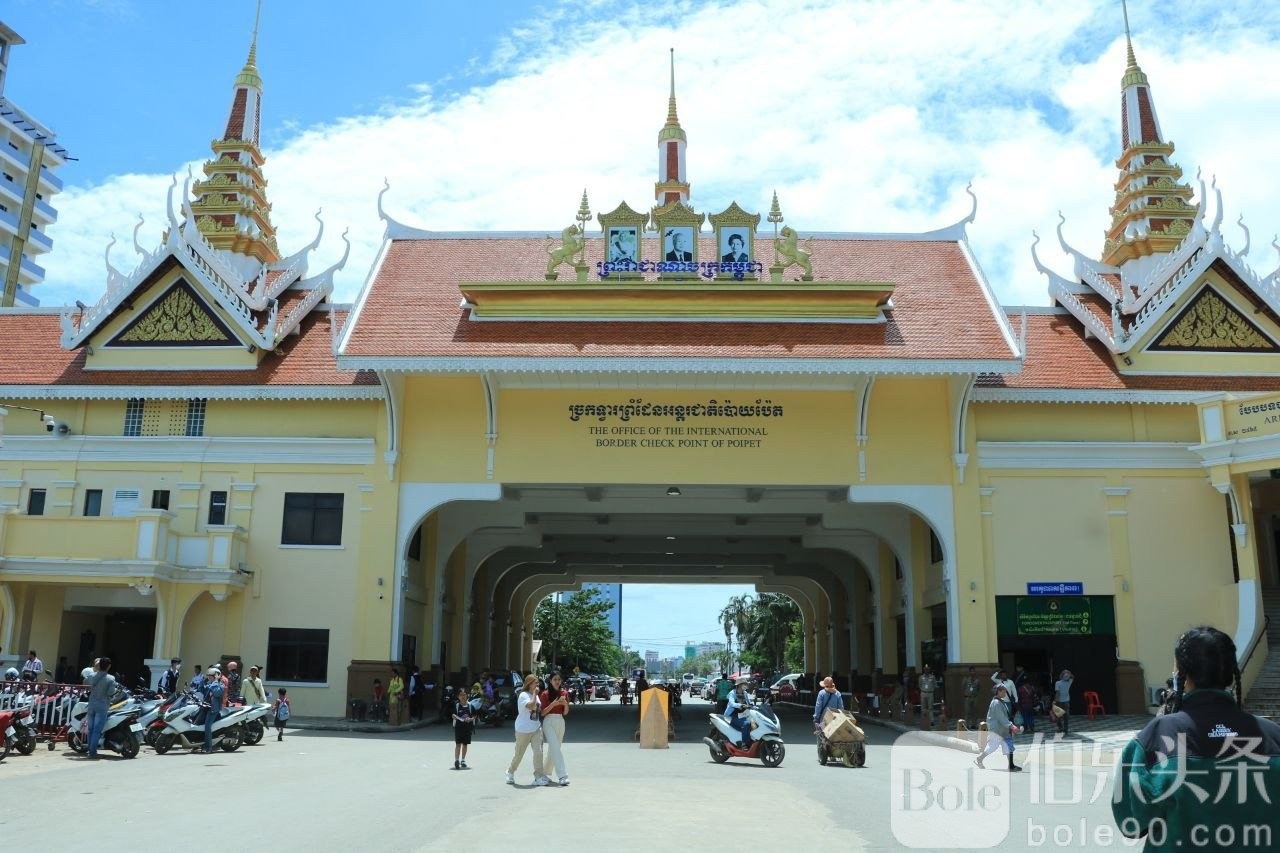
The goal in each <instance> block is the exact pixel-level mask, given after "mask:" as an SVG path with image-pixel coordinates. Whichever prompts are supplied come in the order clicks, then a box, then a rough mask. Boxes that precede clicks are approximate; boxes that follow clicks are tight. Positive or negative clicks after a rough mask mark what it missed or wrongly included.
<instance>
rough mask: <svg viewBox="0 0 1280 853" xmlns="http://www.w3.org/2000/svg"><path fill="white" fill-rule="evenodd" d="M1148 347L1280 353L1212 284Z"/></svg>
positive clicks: (1195, 350) (1172, 350) (1159, 349)
mask: <svg viewBox="0 0 1280 853" xmlns="http://www.w3.org/2000/svg"><path fill="white" fill-rule="evenodd" d="M1148 349H1149V350H1151V351H1154V352H1247V353H1275V352H1280V346H1277V345H1276V342H1275V341H1273V340H1272V339H1271V338H1269V337H1268V336H1267V335H1266V333H1264V332H1263V331H1262V330H1261V329H1260V328H1258V326H1257V325H1256V324H1255V323H1254V322H1253V321H1252V320H1250V319H1249V318H1247V317H1245V316H1244V315H1243V314H1241V313H1240V311H1239V310H1237V309H1236V307H1235V306H1234V305H1233V304H1231V303H1230V302H1228V301H1227V300H1226V299H1225V298H1223V296H1222V295H1221V294H1219V293H1218V292H1217V291H1216V290H1214V289H1213V288H1211V287H1205V288H1204V289H1202V290H1201V291H1200V292H1199V293H1198V294H1196V296H1195V297H1194V298H1192V299H1191V301H1190V302H1188V303H1187V305H1186V307H1184V308H1183V309H1182V312H1181V313H1180V314H1178V315H1177V317H1175V318H1174V320H1173V322H1172V323H1170V324H1169V326H1168V327H1167V328H1166V330H1165V331H1164V332H1163V333H1162V334H1161V335H1160V336H1159V337H1158V338H1156V340H1155V342H1154V343H1152V344H1151V346H1149V347H1148Z"/></svg>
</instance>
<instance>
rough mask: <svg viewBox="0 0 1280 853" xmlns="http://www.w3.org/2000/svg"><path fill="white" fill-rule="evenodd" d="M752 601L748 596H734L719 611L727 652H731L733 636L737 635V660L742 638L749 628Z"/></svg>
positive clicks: (739, 655) (739, 656)
mask: <svg viewBox="0 0 1280 853" xmlns="http://www.w3.org/2000/svg"><path fill="white" fill-rule="evenodd" d="M752 601H753V599H752V597H751V596H750V595H748V594H745V593H744V594H743V595H735V596H733V598H730V599H729V603H728V604H726V605H725V606H724V608H723V609H722V610H721V611H720V625H721V627H723V628H724V639H725V642H726V643H728V645H729V651H733V634H734V633H736V634H737V635H738V651H739V654H738V658H739V659H741V651H742V638H743V636H744V635H745V634H746V632H747V629H748V628H749V627H750V626H751V604H752ZM730 660H732V658H730Z"/></svg>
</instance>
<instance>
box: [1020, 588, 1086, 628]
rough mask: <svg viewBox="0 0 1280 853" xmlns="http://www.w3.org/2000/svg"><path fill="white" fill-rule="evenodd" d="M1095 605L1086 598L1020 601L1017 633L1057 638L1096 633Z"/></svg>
mask: <svg viewBox="0 0 1280 853" xmlns="http://www.w3.org/2000/svg"><path fill="white" fill-rule="evenodd" d="M1092 605H1093V602H1092V601H1091V600H1090V599H1089V598H1087V597H1085V596H1083V595H1073V596H1066V597H1063V598H1057V597H1054V596H1041V595H1030V596H1025V597H1019V598H1018V601H1017V633H1018V635H1019V636H1023V637H1028V636H1042V635H1045V634H1053V635H1058V636H1061V635H1063V634H1075V635H1084V634H1092V633H1093V625H1094V622H1093V606H1092Z"/></svg>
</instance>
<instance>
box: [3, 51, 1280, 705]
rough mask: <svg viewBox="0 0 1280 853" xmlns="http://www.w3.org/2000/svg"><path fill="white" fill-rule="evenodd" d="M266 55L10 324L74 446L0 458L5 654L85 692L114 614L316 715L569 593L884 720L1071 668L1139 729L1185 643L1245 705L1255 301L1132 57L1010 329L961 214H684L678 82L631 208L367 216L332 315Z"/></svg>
mask: <svg viewBox="0 0 1280 853" xmlns="http://www.w3.org/2000/svg"><path fill="white" fill-rule="evenodd" d="M254 56H255V54H254V53H253V52H252V51H251V53H250V60H249V62H248V63H247V64H246V66H245V69H244V70H243V71H242V72H241V74H240V76H239V77H237V79H236V88H235V96H234V100H233V106H232V109H231V113H230V117H229V119H228V124H227V129H226V132H225V134H224V136H223V138H222V139H220V140H219V141H218V142H215V143H214V149H215V156H214V158H213V159H212V160H210V162H209V163H208V164H207V165H206V169H205V176H204V178H203V179H202V180H199V181H196V182H195V183H194V185H190V186H187V187H184V188H183V191H182V195H181V198H180V199H178V200H177V201H176V202H172V203H171V205H170V223H169V228H168V230H167V231H166V234H165V241H164V243H163V245H161V246H160V247H158V248H157V249H155V250H154V251H152V252H146V251H143V250H142V249H141V248H139V252H140V253H141V256H142V259H141V261H140V262H139V265H138V267H137V269H135V270H134V271H133V272H132V273H130V274H127V275H126V274H123V273H119V272H116V271H114V270H113V271H112V277H111V281H110V282H109V286H108V289H107V292H106V293H105V295H104V296H103V298H102V300H101V301H100V302H99V303H98V304H96V305H94V306H87V307H83V308H81V309H78V310H72V309H66V310H64V311H62V312H61V316H59V315H58V314H56V313H50V312H39V311H34V312H33V311H0V339H2V340H4V341H6V342H7V345H10V346H11V347H17V348H18V349H19V350H21V351H20V352H17V353H16V354H15V356H14V357H13V358H12V359H11V360H10V361H9V362H8V364H9V365H12V366H11V367H10V368H8V369H7V373H6V378H5V382H6V383H7V384H6V385H5V386H4V387H3V389H2V392H3V393H2V395H0V400H3V401H6V402H11V403H13V404H15V405H28V406H31V407H33V408H36V409H39V410H42V411H45V412H48V413H49V414H50V415H52V417H53V418H55V419H56V421H57V422H59V423H62V424H63V425H65V426H66V430H65V431H63V430H60V431H58V432H56V433H45V432H44V431H43V430H42V429H41V428H40V424H39V423H37V422H36V421H35V420H34V419H32V420H31V422H30V423H27V422H25V421H23V420H21V419H20V418H19V417H18V416H17V414H18V413H17V410H15V413H14V414H10V416H9V418H8V421H7V422H6V423H5V426H6V434H5V437H4V440H5V444H4V446H3V448H2V449H0V507H2V508H4V509H6V510H9V512H6V513H4V514H0V642H2V643H3V646H4V651H5V653H6V654H10V653H12V652H13V651H15V650H17V649H25V648H26V647H27V646H29V645H35V646H39V647H40V648H41V650H42V653H44V654H46V657H47V658H51V657H52V656H53V655H52V652H47V651H44V650H46V649H52V650H56V651H57V652H58V653H59V654H61V655H67V656H70V657H72V658H75V657H77V656H79V655H82V654H83V653H84V650H83V649H81V648H80V646H81V645H83V643H81V641H80V635H79V634H78V632H80V631H81V628H78V627H77V626H82V625H83V624H85V623H86V620H87V619H88V618H89V617H87V616H85V612H86V611H94V612H98V613H99V615H98V616H97V617H94V618H101V617H102V612H105V611H103V608H107V607H109V606H110V607H125V605H128V609H130V610H134V611H138V615H136V616H135V617H134V620H135V623H136V626H135V628H133V629H131V630H132V633H131V634H130V635H129V636H130V637H131V638H132V639H131V640H130V643H131V645H130V648H133V647H134V646H138V647H139V648H141V647H142V646H143V645H146V646H147V648H146V649H145V650H143V651H138V652H137V653H136V654H135V657H136V656H139V655H144V654H146V655H150V658H148V663H152V662H163V661H165V660H166V659H167V658H168V657H170V656H181V657H184V658H186V659H187V660H188V661H189V662H201V663H205V662H208V661H211V660H215V659H217V658H220V657H224V656H236V657H244V658H248V659H251V660H252V661H253V662H254V663H263V662H264V661H265V664H266V669H267V683H268V685H278V684H288V685H290V687H291V693H296V695H298V696H299V701H300V702H302V703H304V706H305V707H306V708H307V709H308V713H318V714H334V715H336V714H340V713H342V711H343V709H344V708H345V706H346V701H347V698H348V696H350V695H362V694H363V693H364V691H365V689H366V687H365V684H366V682H367V680H370V679H371V678H372V673H374V672H377V671H385V669H386V668H387V667H389V666H390V665H391V664H390V662H391V661H393V660H394V661H401V662H404V663H407V664H416V665H420V666H422V667H424V668H426V669H431V670H434V672H435V677H433V678H430V679H428V680H430V681H432V682H433V683H437V684H438V683H441V682H442V681H443V680H444V679H454V680H457V679H462V678H464V677H466V676H467V674H468V671H475V670H479V669H481V668H486V667H487V668H494V669H506V668H507V667H512V668H522V667H527V666H528V665H529V664H530V655H531V647H532V645H531V641H532V637H531V630H532V625H533V611H534V608H535V607H536V605H537V603H538V601H539V600H541V599H542V598H543V597H545V596H546V595H547V594H549V593H550V592H553V591H556V590H567V589H575V588H578V587H579V586H580V585H581V584H583V583H586V582H601V581H604V582H620V581H638V580H662V581H670V582H681V581H689V582H692V581H698V582H707V581H715V580H723V581H734V582H748V583H754V584H755V585H756V586H757V588H758V589H761V590H769V591H779V592H784V593H786V594H787V595H788V596H790V597H791V598H793V599H794V600H795V601H796V603H797V605H798V606H799V609H800V611H801V613H802V614H803V618H804V623H805V624H804V637H805V658H806V666H807V668H808V669H810V670H816V671H823V672H826V671H832V672H836V673H837V674H839V675H841V676H842V677H846V678H850V679H855V680H858V681H860V682H862V686H864V687H865V686H869V685H870V683H871V682H873V681H875V680H877V679H894V678H896V677H897V676H899V675H900V674H901V673H902V672H904V670H906V669H907V668H912V667H919V666H922V665H923V664H925V663H930V664H932V665H934V667H935V669H940V670H945V685H946V690H947V693H948V694H949V695H951V696H953V697H954V696H955V695H957V692H958V682H959V680H960V678H962V677H963V674H964V671H965V670H966V669H967V667H968V666H971V665H972V666H976V667H978V668H979V669H980V670H981V671H982V672H983V674H984V675H985V674H986V673H987V672H990V671H991V670H992V669H993V668H994V667H996V666H999V665H1004V666H1006V667H1010V668H1011V667H1012V666H1013V665H1014V664H1021V665H1023V666H1025V667H1026V668H1027V669H1028V670H1029V671H1031V672H1033V673H1038V674H1039V677H1041V678H1042V679H1047V678H1048V675H1049V673H1051V672H1053V671H1055V670H1056V669H1058V668H1060V667H1062V666H1070V667H1071V668H1072V669H1074V670H1075V671H1076V673H1077V674H1078V676H1079V677H1080V683H1082V684H1083V685H1084V687H1085V688H1087V689H1094V690H1097V692H1099V693H1100V694H1101V696H1102V698H1103V700H1104V701H1105V702H1106V703H1107V704H1108V707H1109V708H1110V707H1114V708H1116V709H1118V710H1120V711H1130V710H1140V709H1141V708H1143V707H1144V706H1145V705H1146V703H1147V688H1148V687H1149V686H1151V685H1153V684H1158V683H1160V682H1162V681H1163V672H1164V670H1165V669H1166V667H1167V665H1168V660H1167V657H1168V649H1169V648H1170V646H1171V643H1172V639H1173V636H1174V635H1176V633H1177V632H1178V631H1179V630H1181V628H1182V627H1184V626H1185V625H1187V624H1190V623H1192V622H1202V621H1208V622H1213V623H1215V624H1218V625H1220V626H1222V627H1224V628H1226V629H1228V630H1230V631H1232V632H1234V634H1235V637H1236V641H1237V644H1238V645H1239V647H1240V649H1241V653H1242V658H1245V660H1243V661H1242V662H1243V663H1244V664H1246V666H1245V670H1246V678H1247V679H1249V680H1252V678H1253V675H1254V673H1255V672H1256V671H1257V670H1258V668H1260V667H1261V665H1262V662H1263V661H1264V660H1265V659H1266V657H1267V655H1268V650H1267V648H1266V641H1265V638H1264V637H1263V636H1262V634H1261V625H1262V620H1263V615H1264V614H1263V601H1264V596H1263V591H1264V589H1265V588H1268V587H1271V586H1272V585H1274V584H1275V583H1276V580H1277V578H1276V569H1275V566H1276V545H1275V542H1276V537H1275V530H1276V526H1275V524H1274V520H1273V514H1272V513H1271V512H1270V508H1271V507H1274V506H1280V497H1278V496H1277V495H1275V494H1273V492H1275V491H1276V490H1274V489H1272V488H1271V487H1270V483H1271V479H1270V472H1271V471H1272V469H1280V447H1277V446H1276V436H1277V435H1280V424H1277V423H1274V422H1275V421H1276V418H1275V416H1274V414H1273V413H1274V412H1275V411H1277V406H1280V404H1277V403H1275V402H1273V401H1271V400H1269V399H1263V400H1260V401H1258V400H1253V399H1252V397H1253V396H1256V395H1258V394H1260V393H1267V392H1275V391H1280V360H1278V359H1277V353H1280V319H1278V318H1277V315H1278V314H1280V298H1278V297H1277V296H1276V288H1275V283H1276V275H1275V274H1272V275H1271V276H1268V277H1267V278H1265V279H1260V278H1259V277H1258V276H1256V275H1255V274H1254V273H1253V272H1252V271H1251V270H1250V269H1249V267H1248V266H1247V265H1245V264H1244V263H1242V262H1241V260H1240V258H1241V255H1239V254H1237V253H1236V252H1234V251H1233V250H1231V249H1230V248H1228V247H1227V246H1225V244H1224V241H1223V237H1222V235H1221V233H1220V230H1219V226H1220V224H1221V213H1220V211H1221V203H1220V202H1218V203H1217V205H1216V210H1217V211H1218V213H1217V214H1216V215H1215V217H1214V218H1213V219H1211V220H1209V221H1208V222H1206V218H1207V217H1206V210H1207V209H1208V208H1209V206H1210V205H1209V203H1208V202H1209V200H1208V198H1207V194H1208V193H1207V191H1206V188H1205V187H1204V186H1203V185H1201V187H1200V188H1199V194H1198V197H1197V198H1196V199H1195V201H1194V202H1193V201H1192V197H1193V195H1194V194H1193V192H1192V189H1191V188H1190V187H1189V186H1188V185H1187V184H1185V183H1182V182H1181V170H1180V169H1179V168H1178V167H1177V166H1176V165H1174V164H1173V163H1172V161H1171V160H1170V156H1171V154H1172V146H1171V145H1169V144H1167V143H1165V142H1163V140H1162V137H1161V135H1160V128H1159V124H1158V122H1157V121H1156V120H1155V115H1154V108H1153V106H1152V98H1151V93H1150V89H1149V86H1148V85H1147V81H1146V77H1145V76H1144V75H1143V74H1142V72H1141V71H1140V69H1138V67H1137V64H1136V61H1131V63H1130V68H1129V69H1128V70H1127V71H1126V74H1125V76H1124V84H1123V87H1124V92H1125V94H1124V98H1125V103H1126V105H1130V106H1127V107H1126V110H1125V112H1124V113H1123V116H1124V119H1123V124H1124V127H1123V133H1122V137H1123V154H1122V158H1121V166H1122V169H1123V170H1124V175H1125V176H1126V177H1125V180H1123V181H1121V182H1120V183H1119V184H1118V185H1117V186H1118V187H1119V189H1118V191H1117V192H1118V195H1117V200H1116V205H1115V208H1114V210H1113V213H1114V216H1115V222H1116V225H1115V227H1114V228H1113V229H1112V232H1111V233H1110V234H1109V237H1108V240H1107V243H1106V246H1105V249H1104V251H1105V256H1104V257H1103V258H1102V259H1101V260H1092V259H1090V258H1088V257H1086V256H1085V255H1083V254H1081V253H1078V252H1073V257H1074V259H1075V261H1076V268H1075V270H1074V272H1073V275H1072V276H1071V277H1070V278H1063V277H1060V276H1058V275H1056V274H1054V273H1052V272H1050V271H1048V270H1046V269H1044V268H1041V269H1042V271H1043V272H1045V273H1046V274H1047V275H1048V276H1049V280H1050V294H1051V296H1052V298H1053V300H1054V307H1049V308H1005V307H1001V306H1000V305H999V304H998V302H997V300H996V299H995V297H994V295H993V294H992V293H991V291H990V288H989V287H988V286H987V284H986V280H985V278H984V276H983V274H982V271H981V270H980V269H979V268H978V265H977V263H976V262H975V260H974V257H973V253H972V252H971V250H970V248H969V245H968V242H967V238H966V226H967V225H968V223H969V222H971V221H972V220H973V217H974V214H975V213H976V201H975V204H974V210H973V211H972V212H970V213H969V215H968V216H967V217H966V218H965V219H963V220H962V221H960V222H958V223H957V224H955V225H953V226H951V227H946V228H941V229H938V230H931V231H923V232H921V233H895V234H867V233H811V232H807V231H805V230H804V229H803V228H802V227H797V225H799V224H802V222H803V219H804V217H803V214H802V213H801V214H799V215H797V216H796V220H797V223H796V224H793V222H792V219H791V218H790V216H791V213H790V212H788V214H786V215H784V213H783V210H782V205H781V204H780V202H779V198H778V196H777V195H776V194H775V196H774V197H773V198H772V200H771V204H770V205H769V209H768V210H763V211H760V210H756V209H754V204H753V202H755V201H758V200H754V199H752V200H744V201H743V202H742V204H739V203H737V202H733V203H729V204H727V206H724V207H723V209H721V210H718V211H716V212H712V213H710V214H708V213H707V212H706V211H703V210H700V209H699V208H698V205H697V203H696V196H695V195H693V194H692V193H691V189H690V186H691V185H690V183H689V181H688V176H687V174H686V162H685V153H686V150H685V149H686V145H687V141H688V140H687V136H686V134H685V131H684V129H683V128H682V126H681V124H680V121H679V118H678V116H677V111H676V101H675V87H674V75H673V81H672V89H671V94H670V99H669V103H668V111H667V121H666V124H665V125H664V126H663V127H662V128H661V130H660V132H659V136H658V153H659V174H658V176H657V181H656V182H655V186H654V203H653V206H652V207H651V209H648V210H639V211H637V210H633V209H632V208H631V207H630V206H628V205H627V204H626V203H625V202H623V203H619V204H617V206H616V207H614V208H613V209H612V210H611V211H610V212H608V213H603V214H600V215H598V216H596V215H594V214H593V212H592V210H591V207H592V204H591V201H590V200H589V198H588V196H587V195H586V193H584V194H583V195H582V197H581V200H580V203H579V205H578V209H577V210H576V211H574V209H573V206H572V204H571V203H570V204H568V205H567V206H566V208H565V209H563V210H562V212H561V214H560V216H561V221H562V222H564V223H573V224H566V225H564V226H563V227H557V228H555V229H553V230H552V231H551V232H537V233H523V234H521V233H510V232H498V233H465V234H462V233H446V232H434V231H425V230H420V229H416V228H411V227H408V226H405V225H403V224H401V223H399V222H396V221H395V220H394V219H392V218H391V217H390V216H388V215H386V214H385V213H383V214H382V215H383V219H384V220H385V222H386V235H385V239H384V241H383V245H382V247H381V250H380V252H379V254H378V257H377V261H376V263H375V266H374V269H373V271H372V273H371V274H370V276H369V278H368V280H367V281H366V283H365V285H364V286H363V288H362V290H361V292H360V294H359V296H358V298H357V300H356V302H355V303H354V305H352V306H334V305H331V304H330V303H329V301H328V299H329V292H330V289H331V277H332V274H333V269H329V270H325V271H323V272H321V273H319V274H309V273H308V270H307V256H308V253H309V251H310V250H311V249H312V248H314V247H315V246H316V245H317V244H318V242H319V240H320V239H321V235H318V236H317V238H316V241H315V242H313V243H312V244H310V245H309V246H307V247H304V248H303V249H302V250H301V251H299V252H297V253H296V254H294V255H290V256H281V255H280V253H279V251H278V250H277V247H276V243H275V232H274V229H273V228H272V226H271V222H270V220H269V218H268V216H267V214H268V212H269V211H270V206H269V205H267V204H266V203H265V184H264V183H262V174H261V166H262V163H263V158H262V155H261V152H260V151H259V149H258V146H257V140H256V115H257V110H258V109H259V108H260V105H261V79H260V78H259V76H258V73H257V69H256V67H255V64H254ZM175 191H176V187H175V189H174V191H171V193H174V192H175ZM384 193H385V191H384ZM175 194H176V193H175ZM783 195H784V196H785V192H784V193H783ZM570 201H571V200H570ZM382 203H383V198H382V197H381V196H380V197H379V210H380V211H381V210H382ZM547 215H548V217H549V218H552V219H554V218H555V217H556V216H557V214H556V213H555V212H554V211H553V210H550V209H549V210H548V213H547ZM592 220H595V224H596V225H597V226H598V230H596V228H595V227H594V226H593V227H589V226H590V225H591V223H592ZM762 220H763V221H764V222H765V223H766V225H765V226H764V227H763V228H762V227H761V221H762ZM548 233H552V234H558V236H557V237H549V236H548ZM321 234H323V226H322V228H321ZM1060 236H1061V235H1060ZM1063 245H1064V246H1067V244H1066V241H1065V238H1063ZM1067 248H1068V250H1070V247H1069V246H1067ZM1037 263H1038V261H1037ZM148 507H149V508H148ZM1255 508H1256V509H1255ZM1259 555H1261V556H1259ZM149 595H150V596H153V597H152V598H150V599H147V598H146V596H149ZM126 599H127V601H126ZM1277 616H1278V618H1280V614H1278V615H1277ZM153 625H154V627H152V626H153ZM138 626H140V627H138ZM143 633H146V634H147V636H146V637H145V638H143V639H139V637H140V636H141V634H143ZM144 640H145V642H144ZM148 644H149V645H148ZM113 656H114V655H113ZM71 662H72V663H73V664H78V663H81V662H80V661H76V660H72V661H71ZM137 663H138V665H139V666H141V663H142V661H141V660H139V661H138V662H137ZM156 674H158V669H157V670H156Z"/></svg>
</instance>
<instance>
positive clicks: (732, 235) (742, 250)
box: [720, 228, 751, 264]
mask: <svg viewBox="0 0 1280 853" xmlns="http://www.w3.org/2000/svg"><path fill="white" fill-rule="evenodd" d="M750 260H751V255H750V252H749V251H748V249H747V237H746V234H745V233H744V231H743V229H740V228H725V229H724V230H722V231H721V232H720V261H721V262H722V263H726V264H734V263H740V264H745V263H747V262H748V261H750Z"/></svg>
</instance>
